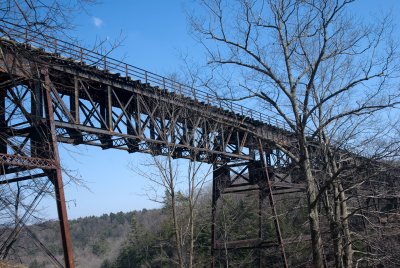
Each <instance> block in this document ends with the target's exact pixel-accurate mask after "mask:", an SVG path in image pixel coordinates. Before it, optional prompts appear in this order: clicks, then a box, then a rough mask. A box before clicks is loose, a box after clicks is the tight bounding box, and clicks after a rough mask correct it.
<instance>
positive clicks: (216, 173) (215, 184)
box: [211, 164, 219, 268]
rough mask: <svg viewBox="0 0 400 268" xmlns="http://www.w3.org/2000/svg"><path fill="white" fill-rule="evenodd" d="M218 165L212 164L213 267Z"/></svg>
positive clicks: (212, 264)
mask: <svg viewBox="0 0 400 268" xmlns="http://www.w3.org/2000/svg"><path fill="white" fill-rule="evenodd" d="M217 169H218V166H217V165H216V164H214V165H213V184H212V204H211V267H212V268H214V267H215V246H216V245H215V244H216V241H215V225H216V222H215V221H216V216H217V215H216V212H217V201H218V184H217V178H218V175H219V174H218V172H217Z"/></svg>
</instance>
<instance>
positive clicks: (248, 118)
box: [0, 25, 304, 267]
mask: <svg viewBox="0 0 400 268" xmlns="http://www.w3.org/2000/svg"><path fill="white" fill-rule="evenodd" d="M1 32H2V36H3V37H2V38H1V39H0V53H1V55H0V111H1V113H0V130H1V134H0V172H1V174H2V175H4V176H3V178H4V179H3V180H2V181H0V184H5V183H12V182H17V181H23V180H31V179H35V178H38V177H48V178H49V179H50V181H51V182H52V183H53V185H54V190H55V196H56V203H57V209H58V215H59V220H60V227H61V236H62V242H63V248H64V259H65V265H66V267H74V266H75V264H74V257H73V250H72V243H71V240H70V235H69V227H68V218H67V211H66V206H65V197H64V190H63V182H62V168H61V166H60V156H59V153H58V145H57V143H59V142H62V143H68V144H73V145H80V144H86V145H92V146H98V147H101V148H103V149H119V150H125V151H128V152H129V153H134V152H142V153H148V154H152V155H167V156H172V157H174V158H185V159H189V160H192V161H200V162H205V163H209V164H212V165H213V166H214V172H213V194H212V232H211V235H212V237H211V243H212V245H211V248H212V256H213V259H212V265H213V266H214V265H216V264H215V262H216V258H217V257H216V254H217V252H218V251H220V250H222V249H223V248H224V247H225V248H228V249H233V250H238V249H249V248H250V249H255V250H260V249H262V248H266V247H273V248H275V249H276V251H277V252H278V255H279V258H280V263H281V264H282V266H285V267H287V265H288V264H287V260H286V259H287V258H286V255H285V244H286V243H290V241H289V240H288V239H284V238H283V236H282V232H281V228H280V225H279V220H278V216H277V211H276V201H275V199H274V196H275V195H279V194H285V193H293V192H298V191H303V190H304V184H303V183H302V182H301V181H300V180H298V179H295V178H294V177H291V176H285V172H286V171H287V170H289V169H291V168H293V167H292V163H291V161H290V158H289V157H288V156H286V155H285V154H284V153H283V152H282V150H280V149H279V148H283V147H284V148H292V149H291V150H292V151H293V153H294V154H297V152H296V146H295V144H294V140H295V139H293V134H292V132H291V130H290V128H289V126H287V125H286V124H285V123H284V122H282V121H279V120H277V119H275V118H272V117H269V116H267V115H265V114H262V113H260V112H258V111H255V110H252V109H248V108H246V107H243V106H240V105H237V104H235V103H232V102H226V101H221V100H219V99H218V98H216V97H215V96H213V95H212V94H210V93H206V92H202V91H199V90H196V89H194V88H192V87H188V86H185V85H183V84H180V83H178V82H176V81H173V80H170V79H167V78H165V77H162V76H158V75H156V74H154V73H151V72H148V71H146V70H143V69H140V68H137V67H134V66H132V65H129V64H126V63H124V62H121V61H118V60H115V59H112V58H109V57H108V56H107V55H100V54H97V53H95V52H92V51H89V50H86V49H84V48H81V47H78V46H76V45H73V44H70V43H68V42H63V41H60V40H56V39H54V38H51V37H47V36H44V35H42V34H39V33H36V32H33V31H27V30H25V29H23V28H19V27H17V26H12V25H10V28H3V29H2V30H1ZM282 174H283V175H282ZM249 191H258V199H259V207H258V208H259V210H260V213H259V215H260V216H259V220H258V228H259V230H260V231H259V232H258V235H257V237H254V238H251V239H243V240H235V241H229V242H228V243H225V244H224V245H222V244H221V241H220V238H219V236H218V234H217V230H216V228H217V227H216V225H217V223H216V218H217V214H218V211H217V210H218V209H217V208H218V200H219V199H220V197H221V196H222V195H223V194H226V193H239V192H249ZM264 200H267V201H268V203H269V206H270V209H271V210H270V211H271V217H272V219H273V226H274V230H275V231H274V232H275V236H274V237H273V238H272V239H271V238H269V239H268V240H267V239H265V237H263V233H262V232H261V229H262V228H263V227H262V224H263V221H262V219H261V211H262V210H263V203H264V202H263V201H264ZM260 256H261V254H259V258H261V257H260ZM262 263H263V262H262V260H259V265H260V266H262Z"/></svg>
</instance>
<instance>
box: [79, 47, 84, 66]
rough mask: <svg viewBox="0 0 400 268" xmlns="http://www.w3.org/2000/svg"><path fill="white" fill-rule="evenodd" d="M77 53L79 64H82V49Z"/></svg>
mask: <svg viewBox="0 0 400 268" xmlns="http://www.w3.org/2000/svg"><path fill="white" fill-rule="evenodd" d="M79 53H80V55H79V62H80V63H81V64H83V49H82V48H81V49H80V50H79Z"/></svg>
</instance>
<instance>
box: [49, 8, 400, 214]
mask: <svg viewBox="0 0 400 268" xmlns="http://www.w3.org/2000/svg"><path fill="white" fill-rule="evenodd" d="M193 7H194V5H193V3H192V1H190V0H188V1H183V0H168V1H167V0H146V1H122V0H121V1H106V0H104V1H103V2H102V3H99V4H96V5H93V6H90V7H88V8H87V10H86V11H83V12H81V14H79V15H78V16H76V17H75V18H74V20H75V23H76V25H77V27H76V29H75V30H74V31H73V32H71V35H74V36H77V37H78V38H79V39H80V40H82V43H83V44H85V45H86V46H87V47H91V46H92V45H93V43H94V42H95V40H96V38H97V39H107V38H108V39H109V40H116V39H118V38H119V36H120V33H122V35H123V36H124V37H125V39H124V41H123V43H122V45H121V46H120V47H119V48H118V49H117V50H116V51H115V52H114V53H113V56H114V57H115V58H118V59H120V58H124V60H125V61H126V62H128V63H130V64H132V65H135V66H137V67H140V68H143V69H147V70H150V71H152V72H155V73H158V74H160V75H168V74H171V73H174V72H179V70H180V66H182V61H181V59H180V56H179V55H181V54H187V55H189V56H190V57H191V58H193V59H195V60H196V61H198V62H199V64H202V63H203V62H204V59H205V57H204V51H203V50H202V48H201V46H200V45H198V44H197V43H196V42H195V41H194V40H193V38H192V37H191V36H190V34H189V29H188V26H187V18H186V11H187V10H192V9H193ZM388 11H392V14H394V15H396V14H399V13H400V1H397V0H381V1H379V0H360V1H358V2H356V3H355V4H353V7H352V12H354V14H355V15H357V16H360V17H362V18H364V19H366V20H373V16H371V14H374V13H377V14H379V13H387V12H388ZM394 18H396V16H394ZM396 19H397V18H396ZM398 22H400V20H399V21H398ZM395 23H396V21H395ZM396 34H397V36H398V37H399V36H400V34H399V31H397V32H396ZM202 61H203V62H202ZM60 151H61V158H62V162H63V165H64V166H65V167H66V168H68V169H71V170H75V173H76V174H78V176H79V177H80V178H82V179H83V180H84V181H85V184H86V186H87V187H88V188H84V187H81V186H77V185H73V184H69V185H67V186H66V199H67V200H68V201H69V202H68V213H69V218H77V217H82V216H89V215H101V214H103V213H110V212H118V211H130V210H136V209H142V208H154V207H158V206H159V204H157V203H154V202H151V201H149V200H148V198H147V197H146V190H145V189H146V187H147V186H148V182H147V181H146V179H144V178H140V177H139V176H138V175H137V174H135V172H133V171H132V170H131V169H130V168H129V163H133V166H135V167H138V166H140V165H141V164H144V163H145V162H146V160H145V158H146V156H145V155H143V154H131V155H130V154H128V153H126V152H123V151H117V150H105V151H103V150H101V149H99V148H92V147H85V146H79V147H74V146H68V145H63V144H61V145H60ZM42 206H43V208H44V209H43V211H42V212H43V215H45V216H46V217H49V218H56V217H57V211H56V208H55V206H54V200H49V199H48V200H45V201H43V202H42Z"/></svg>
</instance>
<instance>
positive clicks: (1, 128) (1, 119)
mask: <svg viewBox="0 0 400 268" xmlns="http://www.w3.org/2000/svg"><path fill="white" fill-rule="evenodd" d="M6 94H7V89H5V88H3V89H0V133H5V129H6V127H7V122H6ZM5 139H6V137H5V136H4V135H2V136H0V153H2V154H6V153H7V141H6V140H5ZM4 173H5V168H4V166H3V165H0V175H1V174H4Z"/></svg>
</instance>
